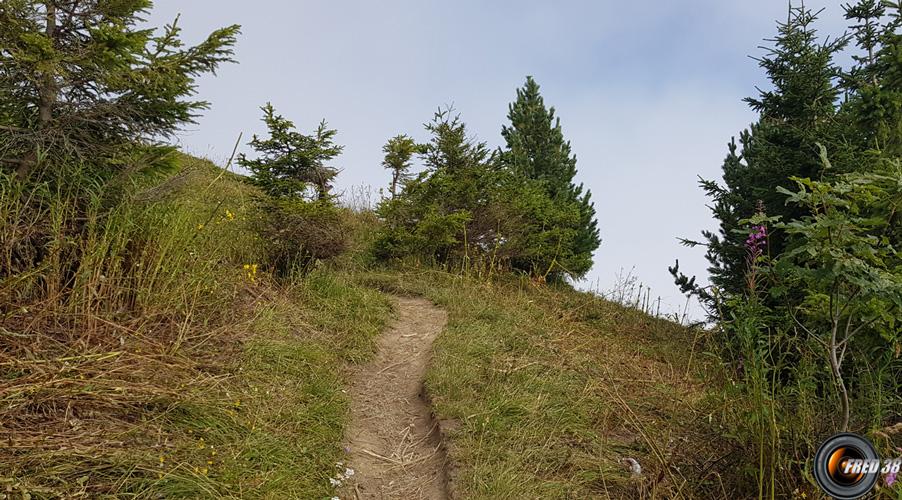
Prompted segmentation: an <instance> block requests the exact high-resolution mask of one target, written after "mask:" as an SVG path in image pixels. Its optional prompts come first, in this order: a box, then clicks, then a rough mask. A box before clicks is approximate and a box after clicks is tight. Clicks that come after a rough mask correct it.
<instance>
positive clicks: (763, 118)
mask: <svg viewBox="0 0 902 500" xmlns="http://www.w3.org/2000/svg"><path fill="white" fill-rule="evenodd" d="M816 20H817V14H816V13H815V12H812V11H811V10H810V9H807V8H805V7H790V15H789V18H788V19H787V21H786V22H782V23H779V24H778V34H777V36H776V37H775V38H774V39H773V40H771V41H772V42H773V44H774V46H773V47H772V48H770V49H768V51H767V54H766V55H765V56H764V57H762V58H761V59H759V65H760V66H761V67H762V68H763V69H764V70H765V72H766V74H767V77H768V80H769V81H770V83H771V85H772V86H773V88H772V89H770V90H765V91H761V92H760V94H759V96H758V97H755V98H752V97H750V98H747V99H746V100H745V101H746V102H747V103H748V104H749V106H750V107H751V108H752V109H753V110H755V111H757V112H758V113H759V119H758V121H757V123H755V124H753V125H752V126H751V127H750V128H749V129H748V130H746V131H743V132H742V133H741V134H740V137H739V143H738V144H737V143H736V141H735V140H733V141H731V142H730V144H729V152H728V154H727V157H726V159H725V160H724V163H723V167H722V169H723V184H720V183H718V182H715V181H710V180H702V181H701V186H702V188H703V189H704V190H705V192H706V193H707V194H708V196H709V197H711V198H712V199H713V200H714V204H713V206H712V213H713V215H714V217H715V218H716V219H717V220H718V222H719V225H720V228H719V231H718V232H717V233H714V232H707V231H706V232H703V236H704V238H705V240H706V241H705V245H706V246H707V258H708V261H709V262H710V267H709V269H708V270H709V273H710V279H711V282H712V283H713V284H714V285H716V286H717V287H718V288H719V289H720V290H721V291H723V292H725V293H726V294H738V293H740V292H741V291H742V289H743V286H744V276H745V271H746V269H745V249H744V243H745V239H746V237H747V236H748V235H747V233H746V232H744V231H743V227H744V224H743V222H742V221H744V220H746V219H749V218H751V217H752V216H753V215H755V214H756V213H759V212H762V213H764V214H766V215H767V216H771V217H774V216H779V217H782V218H783V220H791V219H798V218H800V217H803V216H804V215H805V214H806V212H805V210H806V208H805V207H800V206H797V205H787V204H786V202H785V196H784V195H782V194H780V193H779V192H778V191H777V188H778V187H787V186H790V185H791V184H792V181H791V180H790V177H793V176H795V177H802V178H812V179H815V178H821V177H822V174H823V173H824V169H823V164H822V163H821V162H820V160H819V154H818V144H821V145H824V146H825V147H827V149H828V150H830V151H831V155H832V156H833V157H834V158H835V159H836V161H835V163H836V165H837V166H840V167H842V166H845V168H849V169H852V168H854V165H853V163H854V162H848V161H845V159H846V158H847V156H848V155H849V151H848V147H847V145H846V144H845V141H844V140H843V138H842V130H841V127H839V126H837V122H836V115H837V102H838V97H839V94H840V88H839V87H838V86H837V83H836V78H837V77H838V76H839V75H840V70H839V68H838V67H837V66H836V65H835V64H834V62H833V58H834V56H835V54H836V53H837V52H839V51H840V50H842V49H843V48H844V47H845V45H846V44H847V39H846V38H838V39H835V40H832V41H825V42H822V41H820V40H819V38H818V36H817V32H816V30H815V29H814V22H815V21H816ZM685 243H686V244H689V245H696V244H699V243H698V242H694V241H688V240H687V241H685ZM768 243H769V251H770V254H771V255H772V256H777V255H779V254H780V253H782V252H783V251H784V250H785V249H786V247H787V244H788V242H787V241H786V239H785V236H784V235H783V234H775V235H773V236H772V237H771V238H769V241H768ZM671 272H672V274H674V276H675V277H676V278H677V284H678V285H681V286H683V287H684V289H687V290H688V289H690V288H692V286H691V283H692V282H691V281H689V280H687V279H686V277H685V276H680V275H679V269H678V267H675V268H672V269H671Z"/></svg>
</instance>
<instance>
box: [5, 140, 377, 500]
mask: <svg viewBox="0 0 902 500" xmlns="http://www.w3.org/2000/svg"><path fill="white" fill-rule="evenodd" d="M178 163H179V164H180V165H181V168H180V170H179V172H177V173H175V174H174V175H171V176H169V177H166V178H163V179H159V178H158V179H138V180H137V181H136V182H135V183H134V184H133V185H130V186H128V187H127V188H125V189H123V188H122V187H121V186H120V187H119V188H115V189H114V188H113V187H112V184H110V183H108V182H100V181H91V178H90V177H88V176H83V177H80V178H75V179H73V180H72V181H71V182H57V183H55V184H54V183H50V182H45V183H41V184H35V183H31V184H27V185H26V184H24V183H21V182H19V181H18V180H16V179H15V178H13V177H11V176H2V177H0V401H2V405H0V441H2V442H3V443H4V446H3V447H2V448H0V463H3V464H4V467H3V468H2V469H0V483H2V484H3V485H4V487H5V488H6V491H7V492H8V493H9V492H12V493H15V494H21V495H30V496H32V497H38V498H42V497H47V498H49V497H71V496H76V495H81V496H87V497H97V496H104V495H114V496H122V495H129V496H136V497H139V498H144V497H147V498H149V497H153V498H157V497H159V496H161V495H162V496H165V497H180V496H181V497H192V498H196V497H209V498H221V497H247V496H264V495H266V494H276V492H286V493H287V494H289V495H296V496H309V495H313V496H326V495H328V494H329V493H331V489H330V485H329V483H328V476H329V474H331V473H332V472H333V471H332V468H334V463H328V462H330V461H334V460H335V459H336V457H339V456H340V449H339V448H337V446H335V443H336V442H337V441H338V439H339V437H340V436H341V432H342V428H343V425H344V415H345V408H344V403H343V399H342V395H341V391H340V390H341V383H340V377H339V371H340V369H341V365H342V363H343V362H344V361H345V360H357V359H365V358H366V357H367V356H368V353H370V352H371V350H372V342H371V341H372V338H373V336H374V335H375V333H376V332H378V331H379V329H380V328H381V326H382V324H383V323H384V321H385V319H386V317H387V315H388V312H389V308H388V305H387V302H386V301H385V300H384V299H382V298H381V296H380V295H379V294H378V293H375V292H371V291H366V290H362V289H359V288H357V287H354V286H352V285H350V284H347V283H345V282H343V281H341V280H337V279H334V278H329V277H321V276H320V277H316V276H309V277H305V278H304V279H303V280H297V281H295V282H285V283H275V282H273V280H272V279H271V278H270V277H269V274H268V272H267V267H266V263H265V262H264V261H263V258H264V255H266V249H265V248H264V245H263V242H262V241H261V240H260V239H259V237H258V232H257V228H256V227H255V224H257V223H258V221H259V217H260V214H259V212H258V207H259V205H258V204H257V203H256V200H255V197H257V196H259V193H258V192H257V191H256V189H254V188H252V187H250V186H249V185H247V184H246V183H245V182H243V181H242V180H241V179H239V178H238V177H236V176H233V175H232V174H229V173H227V172H223V171H222V170H220V169H217V168H216V167H215V166H213V165H212V164H210V163H208V162H204V161H200V160H196V159H193V158H190V157H180V158H179V159H178ZM317 276H318V275H317ZM268 386H272V387H273V388H275V387H278V388H279V391H280V392H279V393H278V394H276V393H274V392H273V390H274V389H272V390H271V389H270V387H268ZM274 398H279V399H278V401H279V404H278V405H274V404H273V400H274ZM313 422H317V423H318V425H319V427H317V426H312V425H310V424H311V423H313ZM201 442H204V443H207V444H205V445H204V446H203V449H200V447H199V443H201ZM210 446H213V448H210ZM305 456H306V457H308V458H309V459H305V458H304V457H305Z"/></svg>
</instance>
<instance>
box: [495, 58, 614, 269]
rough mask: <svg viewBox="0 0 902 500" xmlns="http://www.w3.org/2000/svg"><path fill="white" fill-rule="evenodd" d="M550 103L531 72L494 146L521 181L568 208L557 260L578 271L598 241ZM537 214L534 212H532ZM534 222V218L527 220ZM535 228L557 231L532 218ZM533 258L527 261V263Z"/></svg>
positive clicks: (591, 211)
mask: <svg viewBox="0 0 902 500" xmlns="http://www.w3.org/2000/svg"><path fill="white" fill-rule="evenodd" d="M554 114H555V111H554V108H553V107H550V108H546V107H545V102H544V100H543V98H542V95H541V94H540V93H539V85H538V84H537V83H536V81H535V80H534V79H533V78H532V77H531V76H527V77H526V83H525V84H524V86H523V87H522V88H520V89H517V99H516V100H515V101H514V102H513V103H511V104H510V106H509V108H508V119H509V120H510V125H509V126H508V125H505V126H503V127H502V129H501V135H502V137H504V140H505V142H506V147H505V148H504V149H503V150H502V151H501V152H500V154H499V160H500V162H501V164H502V165H503V166H504V167H505V168H507V169H509V170H510V172H511V173H512V174H513V175H514V176H515V177H517V178H520V179H522V180H523V181H524V182H529V183H534V184H536V185H537V186H539V187H540V188H541V189H542V190H543V191H544V192H545V194H546V195H547V196H548V197H549V198H550V199H551V201H552V202H553V204H554V205H555V206H556V207H557V209H558V210H560V211H566V210H567V209H568V208H574V209H575V210H576V212H577V213H578V216H577V217H576V218H575V220H573V219H571V222H568V223H567V224H568V225H569V226H570V227H569V228H567V229H572V230H573V231H574V233H573V235H572V236H571V237H568V238H566V241H564V240H563V238H559V241H558V244H559V248H557V249H556V250H555V252H556V253H557V256H558V257H557V259H556V260H557V261H558V263H559V264H560V267H561V268H562V269H561V271H563V272H564V274H567V275H570V276H572V277H581V276H583V275H585V273H586V272H588V270H589V269H590V268H591V266H592V252H593V251H595V249H596V248H598V246H599V244H600V243H601V240H600V237H599V231H598V222H597V221H596V219H595V207H594V205H593V204H592V202H591V193H590V192H589V191H588V190H586V191H585V192H583V185H582V184H579V185H577V184H575V183H574V181H573V179H574V176H575V175H576V156H575V155H573V154H572V151H571V149H570V142H569V141H566V140H565V139H564V134H563V130H562V129H561V123H560V119H559V118H556V117H555V116H554ZM537 217H541V216H540V215H538V214H536V217H533V218H534V219H535V218H537ZM533 222H539V221H533ZM537 226H538V227H537V228H536V229H537V230H538V231H545V232H549V231H558V230H560V229H562V228H560V227H555V225H554V224H547V223H538V224H537ZM532 264H533V263H530V265H532Z"/></svg>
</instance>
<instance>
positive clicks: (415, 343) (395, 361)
mask: <svg viewBox="0 0 902 500" xmlns="http://www.w3.org/2000/svg"><path fill="white" fill-rule="evenodd" d="M396 301H397V308H398V319H397V321H396V322H395V323H394V325H393V326H392V327H391V328H389V329H388V330H387V331H386V332H384V333H383V334H382V335H381V336H380V338H379V339H378V342H377V345H378V351H377V353H376V356H375V359H373V361H371V362H370V363H368V364H366V365H364V366H361V367H360V368H358V369H357V370H356V371H355V373H354V379H353V385H352V387H351V391H350V392H351V414H352V421H351V426H350V429H349V431H348V434H347V436H346V441H347V446H348V448H349V449H350V466H351V467H352V468H353V469H354V471H355V474H354V476H353V480H352V481H351V484H348V485H346V487H345V490H344V492H343V494H342V498H351V499H353V498H360V499H364V498H366V499H376V498H378V499H383V498H384V499H389V498H392V499H394V498H405V499H407V498H423V499H446V498H448V485H447V476H446V471H445V465H446V463H445V453H444V448H443V447H442V443H441V436H440V433H439V429H438V427H437V423H436V421H435V420H434V419H433V417H432V411H431V409H430V408H429V405H428V403H427V402H426V400H425V399H424V397H423V378H424V376H425V374H426V368H427V366H428V364H429V360H430V358H431V355H432V342H433V341H434V340H435V338H436V337H437V336H438V334H439V332H440V331H441V330H442V328H443V327H444V326H445V323H446V322H447V315H446V314H445V312H444V311H443V310H441V309H439V308H437V307H435V306H434V305H432V303H430V302H429V301H427V300H424V299H420V298H410V297H398V298H397V299H396Z"/></svg>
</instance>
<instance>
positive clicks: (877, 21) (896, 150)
mask: <svg viewBox="0 0 902 500" xmlns="http://www.w3.org/2000/svg"><path fill="white" fill-rule="evenodd" d="M846 19H848V20H850V21H855V22H856V23H857V24H854V25H852V27H851V28H852V36H853V37H854V40H855V42H856V46H857V47H858V49H859V50H860V52H861V53H860V54H856V55H853V56H852V57H853V59H854V61H855V65H854V66H853V67H852V68H851V70H850V71H849V72H848V73H846V74H844V75H843V83H844V86H845V88H846V89H847V91H848V93H849V94H850V97H849V100H848V102H847V103H846V105H844V109H843V111H844V118H846V119H848V120H849V121H850V122H851V126H852V127H854V129H856V130H857V132H858V133H859V135H858V136H857V137H856V138H857V139H858V140H859V141H860V142H859V144H858V146H859V147H860V148H861V149H868V150H874V151H880V152H883V153H886V154H889V155H894V156H899V155H902V64H900V62H899V61H900V58H902V34H900V33H899V30H900V28H902V2H886V1H882V2H878V1H877V0H859V2H858V3H857V4H855V5H849V6H846Z"/></svg>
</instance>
